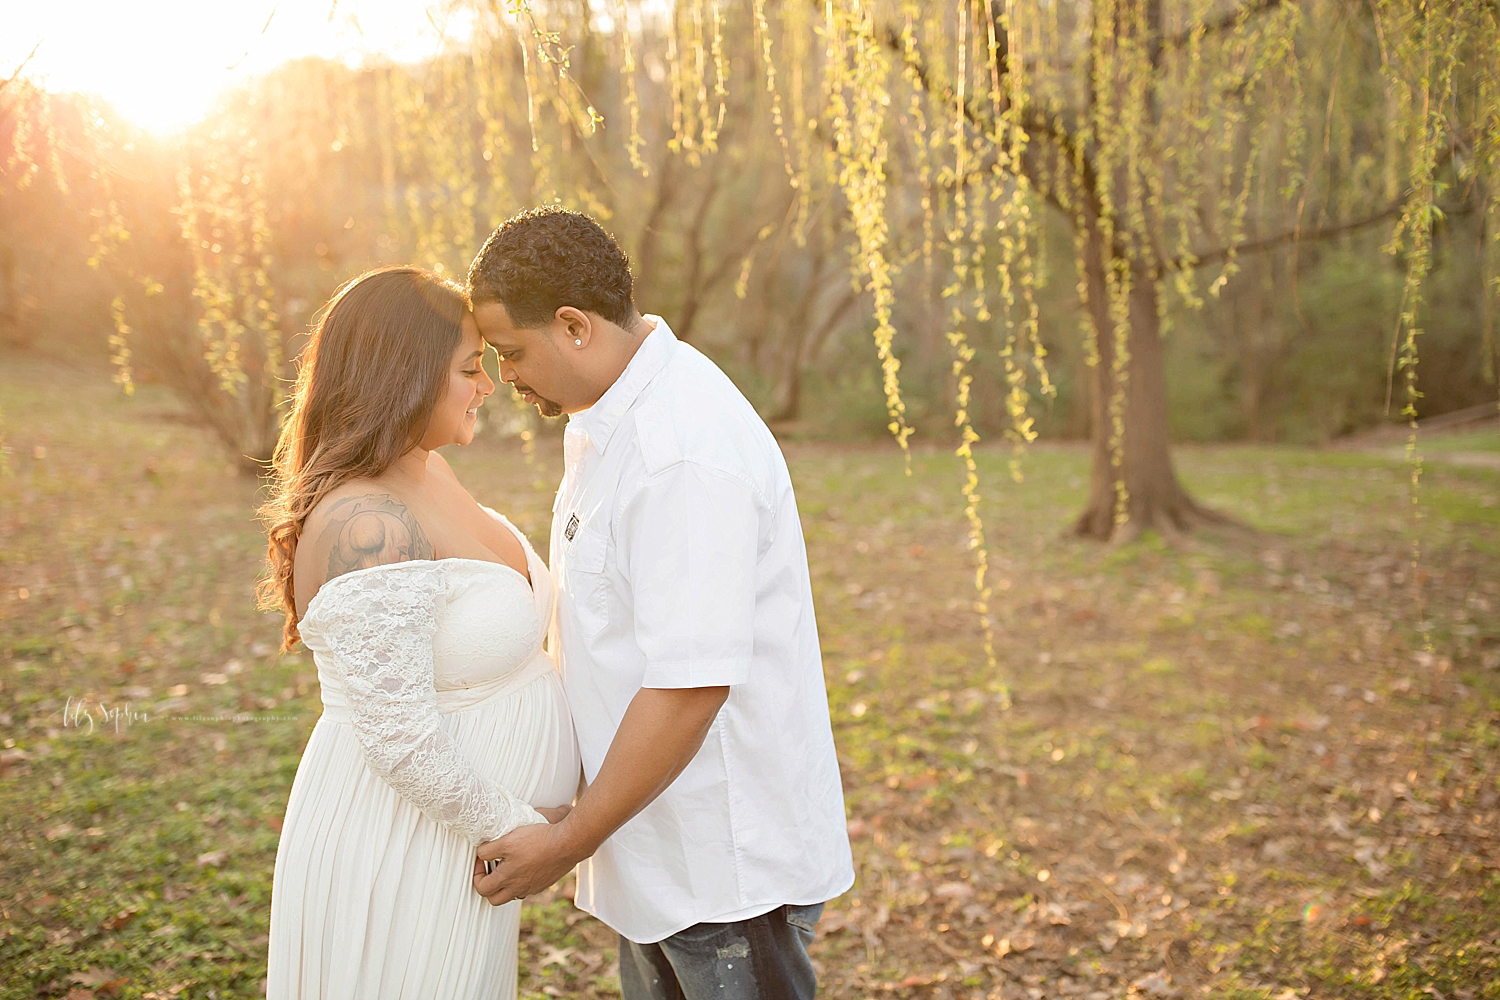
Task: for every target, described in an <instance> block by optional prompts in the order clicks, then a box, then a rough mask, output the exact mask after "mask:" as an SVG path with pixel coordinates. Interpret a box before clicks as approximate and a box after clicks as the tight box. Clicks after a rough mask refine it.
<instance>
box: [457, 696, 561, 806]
mask: <svg viewBox="0 0 1500 1000" xmlns="http://www.w3.org/2000/svg"><path fill="white" fill-rule="evenodd" d="M442 725H443V729H444V730H445V731H446V732H447V733H448V735H449V736H450V737H452V739H453V741H454V743H455V744H456V745H457V747H458V749H459V752H460V753H462V754H463V755H464V758H465V759H467V760H468V761H469V762H470V763H471V764H473V765H474V767H475V769H476V770H478V771H479V773H480V774H482V775H484V776H485V777H486V778H489V779H490V780H491V781H493V782H495V784H497V785H499V786H500V787H501V788H504V789H505V790H506V791H508V792H510V793H511V794H512V795H514V796H516V797H517V798H520V799H522V800H524V801H526V802H529V803H531V805H533V806H539V807H550V806H560V805H567V804H568V803H570V802H572V801H573V796H574V794H575V793H576V792H577V790H578V779H579V773H580V766H581V765H580V764H579V758H578V741H577V739H576V738H575V737H574V735H573V718H572V716H571V715H570V714H569V712H568V703H567V699H566V697H565V696H564V694H563V689H562V681H561V679H560V678H559V677H558V675H557V673H556V671H553V670H548V671H546V672H545V673H542V674H541V675H540V676H537V677H535V678H534V679H533V680H531V681H530V682H528V683H527V684H525V685H524V686H523V687H521V688H520V689H519V690H516V691H513V692H511V693H509V694H505V695H502V696H500V697H496V698H491V699H489V700H486V701H484V702H482V703H480V704H478V705H475V706H474V707H472V708H467V709H462V710H460V711H456V712H451V713H449V714H446V715H444V716H442Z"/></svg>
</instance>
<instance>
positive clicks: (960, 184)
mask: <svg viewBox="0 0 1500 1000" xmlns="http://www.w3.org/2000/svg"><path fill="white" fill-rule="evenodd" d="M971 18H972V10H971V7H970V5H969V3H968V2H967V0H965V2H964V3H963V5H962V6H961V8H960V10H959V16H958V33H957V71H956V73H955V76H954V95H953V107H952V112H953V128H952V134H951V140H950V141H951V144H952V152H953V175H952V178H953V227H952V229H950V230H949V231H948V234H947V236H948V244H949V246H950V248H951V254H952V257H951V269H950V272H949V281H948V284H947V286H946V287H945V288H944V289H943V298H944V299H946V300H947V301H948V303H949V307H948V331H947V339H948V344H949V347H950V348H951V349H952V352H953V369H952V370H953V380H954V383H955V385H956V393H957V394H956V397H955V399H954V413H953V424H954V426H955V427H957V428H958V434H959V437H958V446H957V448H956V449H955V450H954V454H955V455H956V456H957V457H958V460H959V462H960V463H961V465H962V470H963V484H962V487H961V491H962V493H963V498H964V519H965V520H966V521H967V522H968V525H969V550H970V551H971V552H972V553H973V554H974V611H975V613H976V614H977V615H978V616H979V625H980V629H981V630H982V633H983V635H984V656H985V664H986V667H987V669H988V672H989V674H990V676H991V677H993V678H996V679H997V680H1000V679H999V677H998V674H999V665H998V663H997V661H996V659H995V635H994V626H993V622H992V621H991V618H990V597H991V595H992V589H991V586H990V582H989V568H990V552H989V546H988V545H987V544H986V542H985V533H984V519H983V517H982V515H981V514H980V509H979V506H980V502H981V500H982V499H983V497H982V496H981V494H980V491H979V485H980V483H979V466H978V463H977V462H976V461H975V459H974V445H975V444H977V443H978V442H979V434H978V432H977V431H975V429H974V421H973V418H972V417H971V416H970V413H969V407H970V402H971V398H972V390H973V385H974V374H973V372H972V371H970V370H969V366H970V365H971V363H972V362H973V360H974V353H975V352H974V348H973V347H972V346H970V344H969V339H968V336H967V334H966V332H965V328H966V326H967V325H968V316H967V315H966V310H965V307H966V306H968V307H970V308H972V309H973V311H974V314H975V315H974V321H975V323H977V324H983V323H985V322H986V321H988V319H989V318H990V317H989V310H988V308H987V305H986V302H985V297H984V270H983V262H984V228H985V227H984V219H983V212H982V206H983V204H984V201H983V199H981V200H980V202H979V205H980V207H981V211H978V212H975V213H974V217H973V218H972V219H971V218H970V206H969V193H968V181H967V177H968V172H969V159H970V157H971V155H972V150H971V148H970V143H971V140H970V137H969V128H968V119H967V109H966V101H967V99H968V77H969V54H970V47H969V30H970V21H971ZM966 289H969V290H971V291H972V297H971V298H967V297H966V296H965V294H964V293H965V290H966ZM1000 683H1001V689H1000V690H1001V693H1002V698H1003V700H1004V701H1005V702H1006V703H1007V704H1008V703H1009V699H1010V695H1009V690H1008V688H1007V687H1006V686H1005V685H1004V683H1003V681H1000Z"/></svg>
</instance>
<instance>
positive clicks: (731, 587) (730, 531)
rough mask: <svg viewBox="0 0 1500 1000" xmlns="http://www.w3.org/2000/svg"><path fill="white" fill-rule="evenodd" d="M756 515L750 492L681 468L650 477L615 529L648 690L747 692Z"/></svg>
mask: <svg viewBox="0 0 1500 1000" xmlns="http://www.w3.org/2000/svg"><path fill="white" fill-rule="evenodd" d="M759 537H760V512H759V509H758V505H757V503H756V500H755V494H754V492H753V491H752V490H751V488H750V487H749V486H748V485H746V484H745V483H743V482H740V481H739V480H737V479H735V478H733V477H731V476H729V475H726V474H725V473H722V472H719V471H716V470H714V469H710V468H706V467H704V466H702V465H698V464H696V463H693V462H679V463H677V464H675V465H672V466H670V467H668V468H666V469H663V470H662V471H661V472H658V473H657V474H655V475H654V476H651V477H650V478H648V479H647V480H646V481H645V483H644V484H643V485H642V487H641V488H640V490H639V491H638V492H637V493H636V494H635V496H634V497H632V498H631V499H630V501H629V502H628V504H626V506H625V510H624V513H623V516H622V517H621V520H620V522H619V525H618V527H617V534H616V538H617V540H618V545H619V554H620V556H621V563H622V564H623V565H624V566H626V567H627V572H626V577H627V578H628V579H629V580H630V586H631V591H632V595H631V597H632V602H633V606H634V625H635V638H636V642H637V644H638V645H639V647H640V650H641V652H642V654H644V656H645V658H646V672H645V678H644V680H643V681H642V687H648V688H694V687H719V686H724V685H734V684H743V683H745V682H746V681H747V680H749V679H750V662H751V659H752V657H753V655H754V652H755V595H756V560H757V554H758V551H759Z"/></svg>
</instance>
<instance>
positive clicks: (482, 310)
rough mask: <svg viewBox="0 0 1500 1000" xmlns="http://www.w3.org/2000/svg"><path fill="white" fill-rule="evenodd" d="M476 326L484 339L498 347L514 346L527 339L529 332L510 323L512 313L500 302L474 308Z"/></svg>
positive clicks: (477, 305) (482, 303) (484, 303)
mask: <svg viewBox="0 0 1500 1000" xmlns="http://www.w3.org/2000/svg"><path fill="white" fill-rule="evenodd" d="M474 325H475V326H477V327H479V332H480V333H481V334H483V335H484V339H485V340H487V341H489V342H490V343H491V344H493V345H495V346H496V347H500V346H502V345H504V346H513V345H514V344H516V343H519V342H520V341H522V340H524V339H526V337H527V334H528V333H529V331H527V330H521V329H518V328H517V327H516V325H515V324H514V323H512V322H511V321H510V313H509V312H507V311H506V309H505V306H503V305H502V304H500V303H499V302H480V303H478V304H476V305H475V306H474Z"/></svg>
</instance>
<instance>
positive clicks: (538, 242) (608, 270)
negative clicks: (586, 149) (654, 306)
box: [469, 206, 635, 330]
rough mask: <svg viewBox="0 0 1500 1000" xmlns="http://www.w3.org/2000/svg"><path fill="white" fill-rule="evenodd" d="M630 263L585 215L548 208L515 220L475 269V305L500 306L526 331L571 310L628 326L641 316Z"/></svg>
mask: <svg viewBox="0 0 1500 1000" xmlns="http://www.w3.org/2000/svg"><path fill="white" fill-rule="evenodd" d="M630 288H631V280H630V262H629V261H628V260H626V259H625V254H624V253H623V252H622V251H621V250H620V246H619V244H617V243H616V242H615V240H614V237H613V236H611V235H609V233H607V232H605V231H604V229H603V228H602V227H601V226H600V225H599V223H597V222H595V221H594V220H593V219H591V218H589V217H588V216H587V215H583V214H581V213H579V212H570V211H568V210H567V209H565V208H560V207H557V206H547V207H544V208H533V209H528V210H527V211H525V212H522V213H521V214H519V215H516V216H513V217H511V218H510V219H507V220H506V221H505V222H503V223H501V224H500V228H499V229H496V230H495V231H494V232H493V233H491V234H490V238H489V239H488V240H486V241H485V243H484V248H483V249H482V250H480V251H479V256H477V257H475V258H474V263H472V264H470V265H469V299H470V301H471V302H473V303H474V304H475V305H476V306H477V305H482V304H484V303H486V302H498V303H500V304H501V305H503V306H504V307H505V311H506V312H507V313H509V314H510V320H511V322H512V323H514V324H515V325H516V326H518V327H520V328H521V329H523V330H533V329H536V328H537V327H539V326H545V325H546V324H548V323H550V322H551V321H552V318H553V316H555V315H556V314H557V310H558V309H559V308H560V307H562V306H572V307H573V308H575V309H582V310H583V311H584V312H591V313H594V314H596V315H598V316H602V317H604V318H605V319H607V320H609V321H610V322H611V323H614V324H616V325H618V326H624V325H625V324H626V323H627V322H628V321H629V320H630V318H631V316H633V315H634V314H635V303H634V302H632V301H631V297H630Z"/></svg>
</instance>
